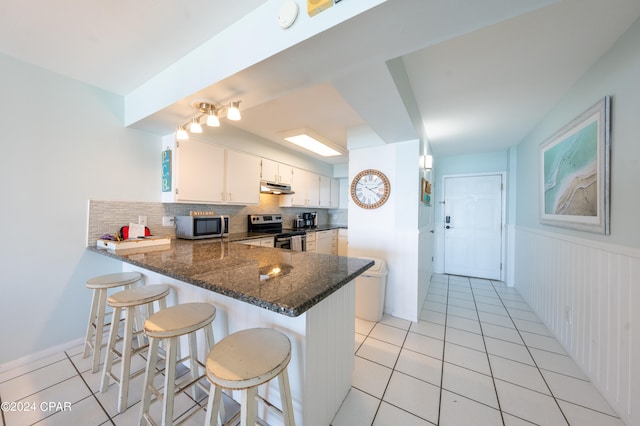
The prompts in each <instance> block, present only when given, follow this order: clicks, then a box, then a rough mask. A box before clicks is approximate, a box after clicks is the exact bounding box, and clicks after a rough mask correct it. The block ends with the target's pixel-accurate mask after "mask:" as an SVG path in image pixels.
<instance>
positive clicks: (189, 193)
mask: <svg viewBox="0 0 640 426" xmlns="http://www.w3.org/2000/svg"><path fill="white" fill-rule="evenodd" d="M173 152H174V155H173V158H172V172H171V178H172V192H170V193H169V192H163V193H162V201H169V202H193V203H209V202H214V203H221V202H222V201H223V200H224V148H221V147H219V146H216V145H212V144H209V143H205V142H201V141H197V140H187V141H180V142H176V146H175V148H174V150H173Z"/></svg>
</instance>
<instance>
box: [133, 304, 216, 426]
mask: <svg viewBox="0 0 640 426" xmlns="http://www.w3.org/2000/svg"><path fill="white" fill-rule="evenodd" d="M215 317H216V307H215V306H213V305H211V304H209V303H183V304H180V305H176V306H172V307H170V308H167V309H164V310H161V311H160V312H158V313H157V314H154V315H152V316H150V317H149V318H148V319H147V320H146V321H145V323H144V332H145V334H146V335H147V337H148V338H149V355H148V358H147V368H146V373H145V376H144V377H145V379H144V386H143V390H142V411H141V413H140V424H156V422H155V421H154V420H153V419H152V418H151V415H150V414H149V408H150V406H151V402H152V400H151V396H152V394H153V395H155V396H156V398H157V399H155V400H154V401H157V400H160V398H162V421H161V424H162V425H170V424H171V423H172V421H173V399H174V397H175V395H176V394H178V393H180V392H184V391H185V390H187V389H189V388H191V387H194V398H195V396H196V395H195V386H196V385H197V384H198V382H199V381H200V380H201V379H202V378H204V377H205V375H206V374H205V373H204V371H203V373H202V374H200V372H199V370H200V368H202V369H203V370H204V369H205V365H204V362H201V361H200V360H198V352H197V349H198V348H197V343H196V332H197V331H198V330H200V329H204V335H205V344H206V350H205V353H206V352H207V351H209V349H211V347H212V346H213V344H214V340H213V328H212V327H211V323H212V322H213V319H214V318H215ZM184 335H188V341H189V355H188V356H187V357H184V358H183V359H180V360H178V359H176V358H177V348H178V345H179V343H180V340H179V338H180V336H184ZM161 340H162V341H164V342H165V351H166V356H165V369H164V376H165V377H164V388H163V392H161V391H160V390H159V389H157V388H156V387H155V386H154V385H153V379H154V377H155V375H156V368H155V366H156V361H157V357H158V346H159V344H160V341H161ZM186 359H189V368H190V370H191V381H190V382H188V383H186V384H183V385H181V386H180V388H179V389H176V383H175V381H176V377H175V376H176V364H177V363H179V362H183V361H185V360H186Z"/></svg>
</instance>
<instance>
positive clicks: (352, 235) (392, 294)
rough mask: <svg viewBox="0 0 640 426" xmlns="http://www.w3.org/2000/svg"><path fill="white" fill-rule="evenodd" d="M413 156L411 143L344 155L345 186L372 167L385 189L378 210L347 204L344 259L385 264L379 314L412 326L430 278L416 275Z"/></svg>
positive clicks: (415, 143)
mask: <svg viewBox="0 0 640 426" xmlns="http://www.w3.org/2000/svg"><path fill="white" fill-rule="evenodd" d="M418 155H419V141H417V140H416V141H408V142H401V143H395V144H389V145H379V146H374V147H372V148H361V149H354V150H350V152H349V182H351V181H352V179H353V177H354V176H355V175H356V174H357V173H359V172H360V171H362V170H364V169H369V168H373V169H377V170H380V171H381V172H383V173H384V174H385V175H386V176H387V178H388V179H389V181H390V184H391V193H390V195H389V200H388V201H387V202H386V203H385V204H384V205H382V206H381V207H380V208H377V209H373V210H365V209H361V208H359V207H357V206H356V205H355V204H353V202H352V201H351V199H349V211H348V218H349V256H362V257H377V258H381V259H384V260H385V261H386V262H387V264H388V268H389V275H388V280H387V295H386V302H385V312H387V313H389V314H391V315H393V316H396V317H399V318H405V319H408V320H412V321H417V315H418V312H419V306H418V305H419V303H420V302H421V301H420V300H418V299H419V294H422V293H425V294H426V291H425V290H424V289H423V288H424V287H425V286H426V285H428V284H427V281H428V278H429V277H428V276H427V274H428V275H429V276H430V272H427V271H424V270H421V271H419V266H420V262H421V258H420V255H421V254H420V250H419V243H420V238H421V237H420V235H419V230H418V224H419V222H418V218H419V208H420V207H419V198H420V196H419V189H420V184H419V170H418ZM429 235H430V234H429ZM422 238H424V236H423V237H422ZM421 289H422V291H421Z"/></svg>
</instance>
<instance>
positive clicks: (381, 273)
mask: <svg viewBox="0 0 640 426" xmlns="http://www.w3.org/2000/svg"><path fill="white" fill-rule="evenodd" d="M360 259H367V260H373V261H374V262H375V264H374V265H373V266H372V267H371V268H369V269H367V270H366V271H364V273H363V274H362V275H360V276H358V277H356V316H357V317H358V318H361V319H364V320H367V321H380V320H381V319H382V313H383V311H384V295H385V291H386V287H387V272H388V271H387V264H386V263H385V261H384V260H382V259H376V258H367V257H361V258H360Z"/></svg>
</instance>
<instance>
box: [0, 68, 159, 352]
mask: <svg viewBox="0 0 640 426" xmlns="http://www.w3.org/2000/svg"><path fill="white" fill-rule="evenodd" d="M0 70H1V71H0V75H1V77H2V78H0V93H2V96H0V124H1V126H0V127H1V128H2V150H3V159H4V161H3V162H2V167H0V178H1V181H2V182H3V193H4V196H3V201H2V204H1V205H2V207H1V208H0V222H1V223H2V228H3V238H2V244H1V248H0V270H1V271H2V279H1V280H0V289H1V293H2V296H1V297H0V342H2V345H1V346H0V364H1V363H4V362H7V361H10V360H14V359H17V358H20V357H23V356H25V355H27V354H31V353H33V352H36V351H39V350H42V349H45V348H49V347H51V346H55V345H59V344H61V343H64V342H68V341H70V340H73V339H77V338H79V337H81V336H83V334H84V332H85V327H86V320H87V317H88V312H89V302H90V292H89V290H87V289H86V288H85V282H86V280H87V279H88V278H90V277H92V276H95V275H100V274H104V273H107V272H112V271H117V270H119V269H120V264H119V263H117V262H113V261H111V260H109V259H107V258H106V257H104V256H98V255H96V254H91V253H87V252H86V251H85V245H86V228H87V206H88V200H89V199H90V198H98V199H109V200H137V201H159V200H160V187H159V184H160V180H159V176H160V156H159V155H160V154H159V152H160V138H157V137H153V136H151V135H149V134H145V133H142V132H139V131H135V130H130V129H125V128H123V126H122V121H121V120H122V99H121V98H120V97H118V96H115V95H112V94H109V93H106V92H103V91H100V90H97V89H95V88H93V87H91V86H87V85H84V84H80V83H78V82H77V81H74V80H71V79H67V78H63V77H60V76H58V75H56V74H53V73H50V72H47V71H44V70H42V69H39V68H35V67H32V66H29V65H26V64H24V63H21V62H18V61H15V60H13V59H9V58H7V57H4V56H0Z"/></svg>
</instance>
